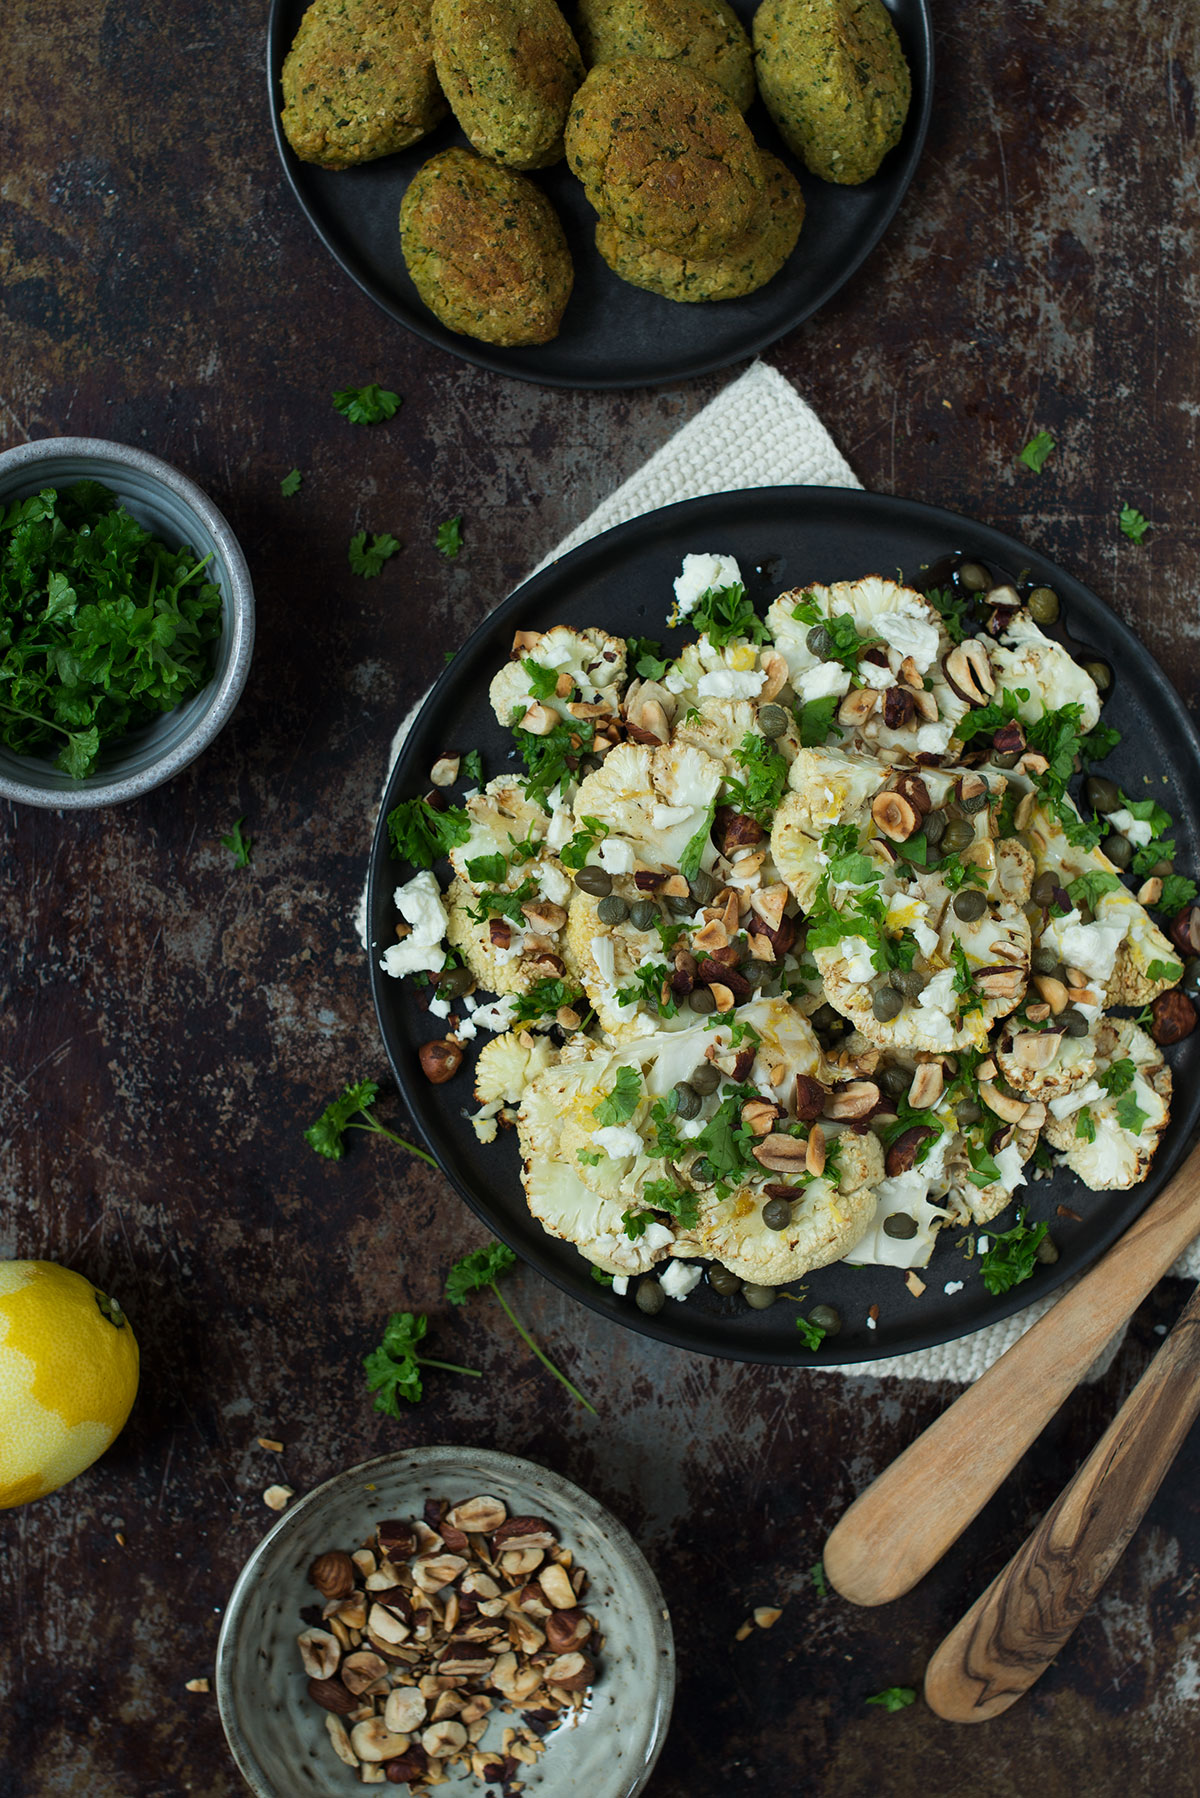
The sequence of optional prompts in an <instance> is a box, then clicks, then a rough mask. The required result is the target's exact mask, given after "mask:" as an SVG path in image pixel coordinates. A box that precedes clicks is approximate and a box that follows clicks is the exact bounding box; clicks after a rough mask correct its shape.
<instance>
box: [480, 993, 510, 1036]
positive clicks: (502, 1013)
mask: <svg viewBox="0 0 1200 1798" xmlns="http://www.w3.org/2000/svg"><path fill="white" fill-rule="evenodd" d="M516 1009H517V1001H516V997H515V995H514V994H513V993H505V994H504V996H503V998H501V999H495V1000H493V1002H492V1003H491V1005H481V1006H480V1007H479V1008H478V1010H477V1011H476V1013H475V1017H474V1020H473V1021H474V1023H475V1024H476V1025H477V1026H478V1027H479V1028H480V1029H482V1030H507V1029H508V1027H509V1025H510V1024H511V1023H512V1021H513V1013H514V1012H515V1011H516Z"/></svg>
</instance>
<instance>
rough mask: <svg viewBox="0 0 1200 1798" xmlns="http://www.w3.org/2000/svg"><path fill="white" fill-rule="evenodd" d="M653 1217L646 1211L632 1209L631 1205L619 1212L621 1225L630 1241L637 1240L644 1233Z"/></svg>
mask: <svg viewBox="0 0 1200 1798" xmlns="http://www.w3.org/2000/svg"><path fill="white" fill-rule="evenodd" d="M652 1222H653V1219H652V1218H651V1216H650V1213H649V1212H648V1211H634V1210H633V1209H632V1208H631V1207H630V1208H627V1209H626V1210H624V1211H623V1212H622V1213H621V1227H622V1229H623V1230H624V1232H625V1234H626V1236H628V1238H629V1240H630V1242H637V1241H639V1240H640V1238H641V1237H643V1236H644V1235H645V1234H646V1231H647V1230H648V1229H649V1228H650V1225H651V1223H652Z"/></svg>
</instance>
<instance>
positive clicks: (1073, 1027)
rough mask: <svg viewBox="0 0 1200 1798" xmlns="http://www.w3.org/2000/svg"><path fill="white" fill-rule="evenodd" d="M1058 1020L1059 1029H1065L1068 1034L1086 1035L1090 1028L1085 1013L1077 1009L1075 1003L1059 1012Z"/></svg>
mask: <svg viewBox="0 0 1200 1798" xmlns="http://www.w3.org/2000/svg"><path fill="white" fill-rule="evenodd" d="M1057 1022H1058V1027H1059V1029H1060V1030H1065V1031H1066V1033H1067V1035H1068V1036H1086V1035H1087V1033H1088V1030H1089V1028H1090V1026H1089V1024H1088V1021H1087V1019H1086V1018H1085V1017H1084V1015H1083V1013H1082V1012H1081V1011H1076V1009H1075V1007H1074V1006H1073V1005H1068V1006H1067V1008H1066V1010H1065V1011H1060V1012H1059V1014H1058V1020H1057Z"/></svg>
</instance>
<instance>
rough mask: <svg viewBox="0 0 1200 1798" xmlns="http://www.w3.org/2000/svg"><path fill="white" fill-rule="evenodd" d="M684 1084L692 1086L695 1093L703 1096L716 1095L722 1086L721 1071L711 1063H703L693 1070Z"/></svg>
mask: <svg viewBox="0 0 1200 1798" xmlns="http://www.w3.org/2000/svg"><path fill="white" fill-rule="evenodd" d="M684 1084H686V1085H687V1086H690V1087H691V1089H692V1091H693V1092H694V1093H700V1094H701V1096H704V1095H706V1094H708V1093H715V1092H716V1090H717V1088H718V1086H720V1084H721V1070H720V1068H715V1067H714V1066H713V1064H712V1062H711V1061H702V1062H701V1063H700V1065H699V1066H698V1067H696V1068H693V1070H692V1072H691V1074H690V1076H689V1077H688V1079H687V1081H686V1082H684Z"/></svg>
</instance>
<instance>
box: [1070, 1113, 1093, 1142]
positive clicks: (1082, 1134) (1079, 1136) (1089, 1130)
mask: <svg viewBox="0 0 1200 1798" xmlns="http://www.w3.org/2000/svg"><path fill="white" fill-rule="evenodd" d="M1075 1140H1076V1142H1095V1140H1096V1126H1095V1124H1094V1123H1093V1122H1092V1120H1091V1118H1090V1117H1089V1115H1088V1113H1087V1112H1086V1111H1081V1112H1080V1114H1079V1117H1078V1119H1077V1120H1076V1124H1075Z"/></svg>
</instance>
